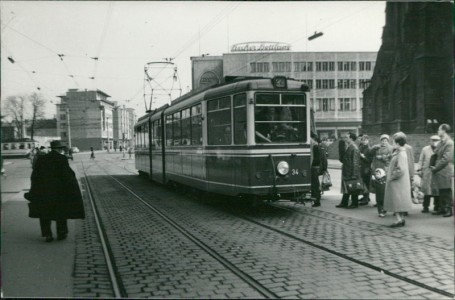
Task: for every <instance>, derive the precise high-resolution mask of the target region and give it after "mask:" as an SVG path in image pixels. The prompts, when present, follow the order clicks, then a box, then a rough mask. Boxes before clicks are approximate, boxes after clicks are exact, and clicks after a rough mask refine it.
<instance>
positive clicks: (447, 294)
mask: <svg viewBox="0 0 455 300" xmlns="http://www.w3.org/2000/svg"><path fill="white" fill-rule="evenodd" d="M117 167H120V166H117ZM104 171H105V170H104ZM105 173H106V174H108V173H107V172H106V171H105ZM109 176H111V175H109ZM111 178H113V179H114V180H115V181H116V182H117V183H118V184H120V185H122V186H124V188H126V189H128V190H129V191H130V192H132V190H131V188H129V187H127V186H126V185H124V184H123V183H121V182H120V181H119V180H118V179H116V178H114V177H113V176H111ZM132 193H134V192H132ZM134 196H135V197H136V198H141V197H140V196H139V195H134ZM276 208H278V209H284V208H279V207H276ZM234 215H235V216H236V217H239V218H242V219H243V220H245V221H247V222H250V223H252V224H255V225H256V226H260V227H262V228H264V229H267V230H269V231H273V232H275V233H277V234H280V235H282V236H285V237H287V238H291V239H293V240H296V241H299V242H301V243H304V244H306V245H308V246H311V247H314V248H317V249H319V250H322V251H324V252H326V253H330V254H332V255H335V256H337V257H340V258H342V259H345V260H348V261H350V262H352V263H355V264H357V265H360V266H363V267H366V268H368V269H371V270H373V271H376V272H380V273H381V274H385V275H387V276H390V277H393V278H395V279H398V280H401V281H404V282H406V283H409V284H412V285H414V286H417V287H420V288H422V289H425V290H428V291H431V292H434V293H437V294H439V295H442V296H445V297H450V298H453V297H454V294H453V293H450V292H447V291H446V290H442V289H438V288H436V287H434V286H430V285H427V284H425V283H422V282H419V281H417V280H413V279H410V278H407V277H405V276H402V275H400V274H397V273H394V272H391V271H388V270H384V269H382V268H380V267H378V266H376V265H374V264H370V263H368V262H365V261H362V260H359V259H356V258H355V257H352V256H349V255H346V254H344V253H342V252H339V251H336V250H333V249H330V248H328V247H325V246H322V245H320V244H318V243H315V242H311V241H309V240H305V239H303V238H301V237H298V236H296V235H294V234H291V233H289V232H286V231H283V230H279V229H277V228H274V227H273V226H269V225H266V224H263V223H261V222H258V221H256V220H253V219H251V218H249V217H247V216H244V215H240V214H234ZM176 226H179V227H181V226H180V225H178V224H176ZM185 231H186V230H185ZM196 239H197V238H196ZM197 240H199V239H197ZM273 298H277V297H276V295H275V297H273Z"/></svg>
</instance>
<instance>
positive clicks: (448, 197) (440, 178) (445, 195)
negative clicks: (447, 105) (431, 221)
mask: <svg viewBox="0 0 455 300" xmlns="http://www.w3.org/2000/svg"><path fill="white" fill-rule="evenodd" d="M450 129H451V128H450V125H448V124H441V126H439V129H438V135H439V137H440V138H441V142H440V143H439V144H438V146H437V147H436V149H435V150H434V153H435V154H436V161H435V165H434V166H431V167H430V169H431V172H432V174H433V175H432V180H433V183H434V184H435V186H436V188H437V189H438V190H439V203H440V205H439V211H437V212H434V213H433V214H434V215H443V216H444V217H451V216H452V215H453V193H452V186H453V174H454V170H453V168H454V167H453V147H454V146H453V140H452V139H451V138H450V136H449V135H448V134H447V132H450Z"/></svg>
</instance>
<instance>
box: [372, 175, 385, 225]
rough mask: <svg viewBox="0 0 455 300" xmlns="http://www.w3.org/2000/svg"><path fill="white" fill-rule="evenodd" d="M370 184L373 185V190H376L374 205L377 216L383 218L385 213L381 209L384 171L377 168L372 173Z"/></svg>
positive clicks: (382, 204)
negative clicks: (375, 205)
mask: <svg viewBox="0 0 455 300" xmlns="http://www.w3.org/2000/svg"><path fill="white" fill-rule="evenodd" d="M371 179H372V180H373V181H372V184H373V185H374V188H375V190H376V204H377V209H378V214H379V216H380V217H381V218H384V217H385V214H386V213H387V212H386V211H385V210H384V209H383V207H384V193H385V182H386V173H385V171H384V169H381V168H377V169H376V170H375V171H374V175H373V176H372V178H371Z"/></svg>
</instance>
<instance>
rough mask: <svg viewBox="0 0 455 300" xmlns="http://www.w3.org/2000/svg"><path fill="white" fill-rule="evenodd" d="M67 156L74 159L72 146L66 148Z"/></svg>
mask: <svg viewBox="0 0 455 300" xmlns="http://www.w3.org/2000/svg"><path fill="white" fill-rule="evenodd" d="M68 156H69V158H70V159H71V160H74V158H73V148H69V149H68Z"/></svg>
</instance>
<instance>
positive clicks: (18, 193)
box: [1, 159, 77, 298]
mask: <svg viewBox="0 0 455 300" xmlns="http://www.w3.org/2000/svg"><path fill="white" fill-rule="evenodd" d="M5 165H6V164H5ZM6 166H7V168H6V169H7V170H6V173H7V176H6V177H5V176H2V178H1V185H2V229H1V234H2V249H1V256H2V295H1V296H2V298H3V297H7V298H10V297H21V298H22V297H40V298H41V297H46V298H48V297H49V298H50V297H58V298H69V297H72V296H73V291H72V288H73V283H72V280H73V278H72V272H73V265H74V255H75V229H76V226H77V224H76V221H75V220H68V229H69V235H68V238H67V239H66V240H64V241H59V242H57V241H54V242H51V243H46V242H44V238H42V237H41V232H40V226H39V220H38V219H31V218H29V217H28V206H27V203H28V201H27V200H25V199H24V193H25V192H26V191H28V189H29V188H30V175H31V171H32V169H31V166H30V161H29V160H28V159H16V160H12V161H11V163H9V164H7V165H6ZM53 223H54V224H55V222H53ZM53 231H55V225H53Z"/></svg>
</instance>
